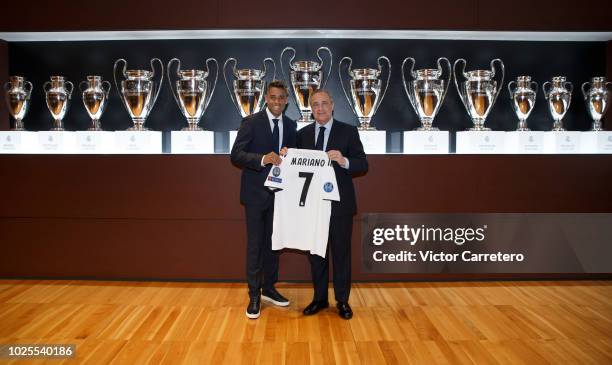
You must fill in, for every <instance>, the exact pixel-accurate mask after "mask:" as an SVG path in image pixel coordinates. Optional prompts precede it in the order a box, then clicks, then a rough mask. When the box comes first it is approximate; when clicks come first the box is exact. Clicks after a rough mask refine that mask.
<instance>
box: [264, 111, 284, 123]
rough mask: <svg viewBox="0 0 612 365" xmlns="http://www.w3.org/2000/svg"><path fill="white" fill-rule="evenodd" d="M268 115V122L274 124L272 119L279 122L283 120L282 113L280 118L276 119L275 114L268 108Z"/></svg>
mask: <svg viewBox="0 0 612 365" xmlns="http://www.w3.org/2000/svg"><path fill="white" fill-rule="evenodd" d="M266 114H268V120H269V121H270V123H272V119H278V120H279V121H282V120H283V114H282V113H281V115H279V116H278V117H275V116H274V114H272V112H271V111H270V109H268V107H266Z"/></svg>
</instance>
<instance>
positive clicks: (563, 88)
mask: <svg viewBox="0 0 612 365" xmlns="http://www.w3.org/2000/svg"><path fill="white" fill-rule="evenodd" d="M573 89H574V86H573V85H572V83H571V82H569V81H565V76H555V77H553V78H552V80H551V81H546V82H545V83H544V84H543V85H542V91H543V92H544V97H545V98H546V100H547V101H548V109H549V110H550V114H551V115H552V117H553V120H554V121H555V122H554V123H553V129H552V130H553V131H554V132H559V131H564V130H565V128H563V122H562V121H563V117H564V116H565V113H567V110H568V109H569V107H570V103H571V101H572V90H573Z"/></svg>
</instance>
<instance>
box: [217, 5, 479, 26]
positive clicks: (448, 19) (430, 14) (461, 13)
mask: <svg viewBox="0 0 612 365" xmlns="http://www.w3.org/2000/svg"><path fill="white" fill-rule="evenodd" d="M476 3H477V1H476V0H468V1H461V2H457V1H452V0H440V1H415V0H410V1H401V0H381V1H376V2H372V1H368V0H355V1H351V2H349V3H346V2H341V1H328V2H326V3H325V4H322V3H321V4H307V3H303V4H298V3H288V2H286V1H283V0H272V1H268V2H266V3H265V6H254V5H255V4H256V3H253V2H252V1H248V0H233V1H221V2H220V4H219V26H220V27H222V28H328V29H334V28H336V29H338V28H365V29H470V28H474V27H475V26H476Z"/></svg>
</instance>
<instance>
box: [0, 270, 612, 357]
mask: <svg viewBox="0 0 612 365" xmlns="http://www.w3.org/2000/svg"><path fill="white" fill-rule="evenodd" d="M278 289H279V291H281V292H282V293H283V294H285V295H286V296H287V297H288V298H289V299H290V300H291V301H292V302H291V305H290V306H289V307H288V308H278V307H272V306H269V305H264V306H263V308H262V313H261V317H260V318H259V319H258V320H249V319H247V318H246V317H245V314H244V312H245V309H246V304H247V294H246V293H247V290H246V286H245V285H244V284H224V283H214V284H213V283H160V282H155V283H149V282H89V281H6V280H4V281H0V344H7V343H45V344H47V343H73V344H76V345H77V357H76V359H72V360H36V361H30V362H31V363H45V364H59V363H86V364H107V363H116V364H145V363H152V364H158V363H165V364H181V363H188V364H209V363H210V364H221V363H225V364H232V365H234V364H241V363H244V364H298V365H302V364H309V363H310V364H326V363H338V364H345V363H346V364H385V363H387V364H436V363H439V364H530V365H532V364H547V363H550V364H612V282H610V281H579V282H567V281H561V282H453V283H384V284H380V283H376V284H355V285H354V286H353V290H352V293H351V300H350V303H351V305H352V307H353V310H354V313H355V316H354V318H353V319H352V320H350V321H346V320H342V319H340V318H339V317H338V315H337V313H336V311H335V309H333V308H330V309H329V310H327V311H324V312H321V313H319V314H317V315H315V316H312V317H304V316H302V314H301V310H302V309H303V308H304V306H305V305H307V304H308V303H309V301H310V299H311V296H312V290H311V287H310V285H306V284H279V285H278ZM330 298H333V293H331V292H330ZM332 306H333V304H332ZM7 362H8V363H26V362H25V361H19V362H17V361H13V362H11V361H10V360H7V359H3V360H2V359H0V363H7Z"/></svg>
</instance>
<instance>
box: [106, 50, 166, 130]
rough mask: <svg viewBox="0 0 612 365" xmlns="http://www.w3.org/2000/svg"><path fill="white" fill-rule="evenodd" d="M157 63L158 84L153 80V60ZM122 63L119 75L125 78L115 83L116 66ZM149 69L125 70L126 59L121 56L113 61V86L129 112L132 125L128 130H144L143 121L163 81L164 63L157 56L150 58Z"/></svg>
mask: <svg viewBox="0 0 612 365" xmlns="http://www.w3.org/2000/svg"><path fill="white" fill-rule="evenodd" d="M156 61H157V63H159V67H160V68H161V72H160V73H159V84H157V85H156V82H155V81H154V80H153V78H154V77H155V62H156ZM120 63H123V68H122V70H121V75H122V76H123V77H124V78H125V80H122V81H121V83H120V84H119V83H117V66H118V65H119V64H120ZM150 63H151V71H149V70H126V68H127V61H126V60H124V59H123V58H120V59H118V60H117V61H115V65H114V66H113V78H114V81H115V87H116V88H117V91H118V92H119V95H120V96H121V100H122V101H123V106H124V107H125V109H126V110H127V112H128V113H129V114H130V117H131V118H132V121H133V122H134V126H133V127H132V128H129V129H128V130H132V131H146V130H147V128H145V127H144V123H145V121H146V120H147V117H148V116H149V113H150V112H151V109H153V106H154V105H155V101H157V97H158V96H159V91H160V90H161V87H162V84H163V83H164V64H163V63H162V61H161V60H160V59H159V58H153V59H151V62H150Z"/></svg>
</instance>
